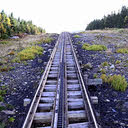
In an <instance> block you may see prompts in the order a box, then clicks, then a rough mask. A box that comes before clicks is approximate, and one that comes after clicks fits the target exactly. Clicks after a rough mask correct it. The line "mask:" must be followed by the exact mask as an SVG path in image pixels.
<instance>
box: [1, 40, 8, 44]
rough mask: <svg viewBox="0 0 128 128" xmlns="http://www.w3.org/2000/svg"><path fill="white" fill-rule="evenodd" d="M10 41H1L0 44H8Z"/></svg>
mask: <svg viewBox="0 0 128 128" xmlns="http://www.w3.org/2000/svg"><path fill="white" fill-rule="evenodd" d="M8 43H9V42H8V41H0V44H8Z"/></svg>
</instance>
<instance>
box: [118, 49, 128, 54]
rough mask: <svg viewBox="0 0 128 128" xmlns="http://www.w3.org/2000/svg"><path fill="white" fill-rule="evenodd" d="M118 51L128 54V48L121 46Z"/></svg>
mask: <svg viewBox="0 0 128 128" xmlns="http://www.w3.org/2000/svg"><path fill="white" fill-rule="evenodd" d="M116 52H117V53H126V54H128V48H119V49H117V50H116Z"/></svg>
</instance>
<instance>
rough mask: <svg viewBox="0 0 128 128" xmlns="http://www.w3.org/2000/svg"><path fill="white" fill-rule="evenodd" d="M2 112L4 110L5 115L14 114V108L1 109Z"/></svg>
mask: <svg viewBox="0 0 128 128" xmlns="http://www.w3.org/2000/svg"><path fill="white" fill-rule="evenodd" d="M2 112H4V113H5V114H7V115H14V114H15V110H13V111H10V110H2Z"/></svg>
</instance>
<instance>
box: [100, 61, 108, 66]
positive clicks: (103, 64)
mask: <svg viewBox="0 0 128 128" xmlns="http://www.w3.org/2000/svg"><path fill="white" fill-rule="evenodd" d="M101 65H102V66H103V67H105V66H109V64H108V62H106V61H105V62H103V63H102V64H101Z"/></svg>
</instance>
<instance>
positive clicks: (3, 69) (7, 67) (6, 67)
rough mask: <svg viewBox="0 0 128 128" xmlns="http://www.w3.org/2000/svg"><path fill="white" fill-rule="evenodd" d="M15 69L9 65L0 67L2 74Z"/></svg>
mask: <svg viewBox="0 0 128 128" xmlns="http://www.w3.org/2000/svg"><path fill="white" fill-rule="evenodd" d="M14 68H15V67H11V66H8V65H4V66H0V72H8V71H10V70H12V69H14Z"/></svg>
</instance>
